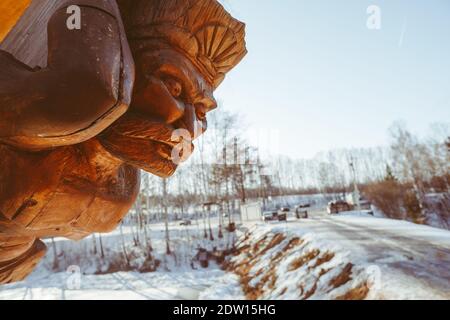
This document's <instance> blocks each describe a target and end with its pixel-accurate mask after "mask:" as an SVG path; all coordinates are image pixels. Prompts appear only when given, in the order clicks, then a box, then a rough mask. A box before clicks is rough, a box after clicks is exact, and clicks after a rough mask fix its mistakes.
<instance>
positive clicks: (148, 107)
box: [131, 77, 185, 123]
mask: <svg viewBox="0 0 450 320" xmlns="http://www.w3.org/2000/svg"><path fill="white" fill-rule="evenodd" d="M131 108H132V110H133V109H134V110H136V111H139V112H141V113H144V114H147V115H150V116H152V117H157V118H159V119H160V120H162V121H164V122H165V123H173V122H175V121H177V120H178V119H180V118H181V117H182V116H183V113H184V110H185V106H184V104H183V103H182V102H180V101H178V100H177V99H175V98H174V97H173V96H172V94H171V93H170V92H169V90H168V89H167V87H166V86H165V84H164V83H163V82H162V81H161V80H160V79H158V78H156V77H148V81H147V83H146V84H145V85H144V86H141V87H140V88H139V89H138V91H137V92H136V93H135V96H134V100H133V103H132V106H131Z"/></svg>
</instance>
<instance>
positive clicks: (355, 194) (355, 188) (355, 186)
mask: <svg viewBox="0 0 450 320" xmlns="http://www.w3.org/2000/svg"><path fill="white" fill-rule="evenodd" d="M354 162H355V161H354V158H353V156H352V157H351V158H350V164H349V165H350V169H351V171H352V177H353V201H354V202H355V204H356V209H357V210H358V211H361V203H360V202H359V197H360V196H359V189H358V184H357V183H356V170H355V164H354Z"/></svg>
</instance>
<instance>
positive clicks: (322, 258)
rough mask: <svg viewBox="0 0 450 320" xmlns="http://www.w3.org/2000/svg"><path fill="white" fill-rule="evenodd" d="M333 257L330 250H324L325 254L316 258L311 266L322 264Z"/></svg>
mask: <svg viewBox="0 0 450 320" xmlns="http://www.w3.org/2000/svg"><path fill="white" fill-rule="evenodd" d="M333 258H334V253H332V252H325V254H323V255H321V256H320V257H318V258H317V261H316V263H315V264H314V266H313V268H316V267H318V266H320V265H322V264H324V263H325V262H328V261H330V260H331V259H333Z"/></svg>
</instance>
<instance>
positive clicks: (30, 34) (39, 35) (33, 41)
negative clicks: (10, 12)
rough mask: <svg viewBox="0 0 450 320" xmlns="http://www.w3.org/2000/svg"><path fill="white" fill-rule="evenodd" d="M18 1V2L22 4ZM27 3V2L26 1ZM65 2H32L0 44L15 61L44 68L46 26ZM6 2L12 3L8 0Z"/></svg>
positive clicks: (42, 0)
mask: <svg viewBox="0 0 450 320" xmlns="http://www.w3.org/2000/svg"><path fill="white" fill-rule="evenodd" d="M23 1H24V0H19V1H18V2H23ZM28 1H29V0H28ZM64 1H65V0H33V1H32V2H31V4H30V5H29V6H28V8H27V10H26V11H25V12H24V13H23V14H22V16H21V17H20V20H19V21H18V22H17V23H16V24H15V26H14V28H13V29H12V30H11V31H10V32H9V33H8V35H7V36H6V38H5V39H3V41H2V43H1V44H0V49H2V50H5V51H8V52H9V53H11V54H12V55H13V56H14V57H16V59H18V60H20V61H22V62H24V63H25V64H27V65H29V66H31V67H34V66H41V67H45V65H46V61H47V24H48V21H49V19H50V17H51V16H52V14H53V13H54V12H55V10H56V9H57V8H59V7H60V6H61V5H62V4H63V2H64ZM7 2H14V0H11V1H10V0H8V1H7Z"/></svg>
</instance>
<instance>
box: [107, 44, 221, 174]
mask: <svg viewBox="0 0 450 320" xmlns="http://www.w3.org/2000/svg"><path fill="white" fill-rule="evenodd" d="M135 63H136V84H135V88H134V92H133V99H132V102H131V106H130V109H129V110H128V112H127V113H126V114H125V115H124V116H123V117H122V118H120V119H119V120H118V121H116V122H115V123H114V124H113V125H112V126H111V127H110V128H108V129H107V130H106V131H105V132H104V133H102V134H101V135H100V136H99V140H100V142H101V143H102V145H103V146H104V147H105V148H106V149H107V150H108V151H109V152H110V153H111V154H112V155H114V156H116V157H118V158H120V159H121V160H123V161H124V162H126V163H129V164H131V165H133V166H135V167H138V168H140V169H143V170H145V171H147V172H150V173H152V174H155V175H158V176H161V177H168V176H170V175H172V174H173V173H174V172H175V170H176V168H177V163H178V161H174V160H175V159H173V148H174V147H175V146H176V145H177V144H178V143H180V140H179V139H174V137H173V132H174V130H176V129H184V130H185V134H182V136H183V138H184V139H185V140H188V141H187V143H189V144H190V145H191V143H192V140H193V139H195V138H196V137H197V136H199V135H200V134H202V133H203V132H204V131H205V130H206V126H207V121H206V115H207V113H208V112H209V111H211V110H212V109H214V108H216V106H217V105H216V101H215V99H214V96H213V90H214V88H213V86H212V85H211V84H209V83H208V82H207V81H206V80H205V78H204V77H203V76H202V74H201V73H200V72H199V71H198V70H197V69H196V68H195V66H194V65H193V64H192V62H191V61H190V60H189V59H188V58H186V57H185V56H184V55H183V54H181V53H179V52H178V51H176V50H173V49H160V50H153V51H143V52H141V53H138V54H136V55H135ZM177 131H179V130H177ZM185 143H186V141H184V144H185ZM181 152H182V153H183V152H185V153H186V150H182V151H181ZM177 153H178V152H177ZM183 158H186V154H184V155H183Z"/></svg>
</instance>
